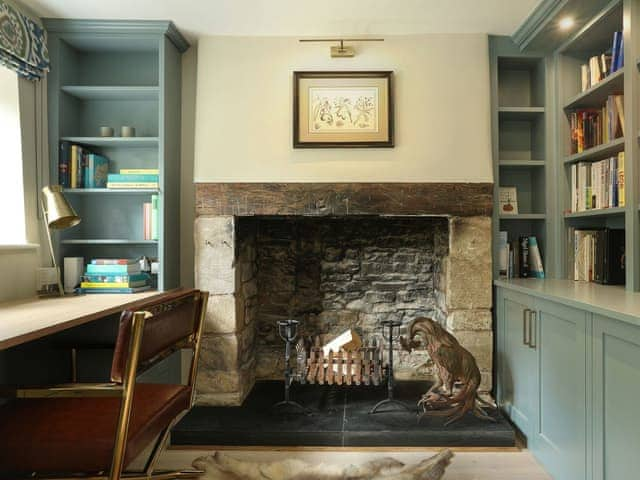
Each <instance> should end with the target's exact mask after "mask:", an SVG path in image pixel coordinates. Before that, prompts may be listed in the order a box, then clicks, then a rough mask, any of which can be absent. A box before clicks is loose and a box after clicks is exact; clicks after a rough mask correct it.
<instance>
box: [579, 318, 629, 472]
mask: <svg viewBox="0 0 640 480" xmlns="http://www.w3.org/2000/svg"><path fill="white" fill-rule="evenodd" d="M593 318H594V320H593V359H592V363H591V365H592V372H593V477H592V478H593V480H618V479H627V478H629V479H630V478H638V476H640V415H639V414H638V401H639V399H640V327H636V326H634V325H629V324H626V323H624V322H620V321H618V320H613V319H611V318H606V317H602V316H600V315H594V316H593Z"/></svg>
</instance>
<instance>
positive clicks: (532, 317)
mask: <svg viewBox="0 0 640 480" xmlns="http://www.w3.org/2000/svg"><path fill="white" fill-rule="evenodd" d="M537 316H538V312H534V311H531V313H530V314H529V347H531V348H533V349H535V348H536V347H537V346H538V345H537V343H536V336H537V335H536V323H537Z"/></svg>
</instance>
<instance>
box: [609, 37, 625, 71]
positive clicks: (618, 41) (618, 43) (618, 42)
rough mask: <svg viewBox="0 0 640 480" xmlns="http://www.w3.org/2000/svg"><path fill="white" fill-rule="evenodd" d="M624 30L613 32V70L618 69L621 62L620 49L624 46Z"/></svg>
mask: <svg viewBox="0 0 640 480" xmlns="http://www.w3.org/2000/svg"><path fill="white" fill-rule="evenodd" d="M622 46H623V45H622V32H613V45H612V47H611V72H612V73H613V72H616V71H618V69H619V68H620V67H619V64H620V60H619V59H620V51H621V48H622Z"/></svg>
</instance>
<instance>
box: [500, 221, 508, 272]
mask: <svg viewBox="0 0 640 480" xmlns="http://www.w3.org/2000/svg"><path fill="white" fill-rule="evenodd" d="M498 274H499V275H500V276H501V277H507V278H509V237H508V232H505V231H501V232H499V234H498Z"/></svg>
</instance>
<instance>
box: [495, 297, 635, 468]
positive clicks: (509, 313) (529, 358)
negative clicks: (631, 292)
mask: <svg viewBox="0 0 640 480" xmlns="http://www.w3.org/2000/svg"><path fill="white" fill-rule="evenodd" d="M496 312H497V319H496V320H497V331H496V347H497V348H496V371H497V384H496V394H497V395H496V398H497V401H498V404H499V406H500V407H501V409H502V410H503V411H504V412H505V414H506V415H507V416H509V417H510V418H511V420H512V421H513V422H514V424H516V426H518V428H519V429H520V430H521V431H522V433H523V434H524V435H525V436H526V437H527V443H528V447H529V449H530V450H531V452H532V453H533V454H534V455H535V456H536V458H537V459H538V460H539V461H540V462H541V463H542V464H543V465H544V467H545V468H546V469H547V471H548V472H549V473H550V474H551V475H552V476H553V478H556V479H560V480H586V479H593V480H619V479H625V478H635V476H634V475H632V472H638V471H640V456H638V455H637V452H639V451H640V417H639V416H638V415H637V408H636V405H637V399H638V398H640V327H638V326H635V325H632V324H627V323H624V322H620V321H618V320H613V319H610V318H606V317H603V316H599V315H595V314H592V313H591V312H590V311H588V310H587V309H584V310H582V309H580V308H574V307H570V306H567V305H563V304H561V303H559V302H554V301H549V300H548V299H543V298H540V297H536V296H535V295H533V294H532V295H526V294H524V293H521V292H515V291H512V290H509V289H505V288H498V290H497V304H496Z"/></svg>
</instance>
